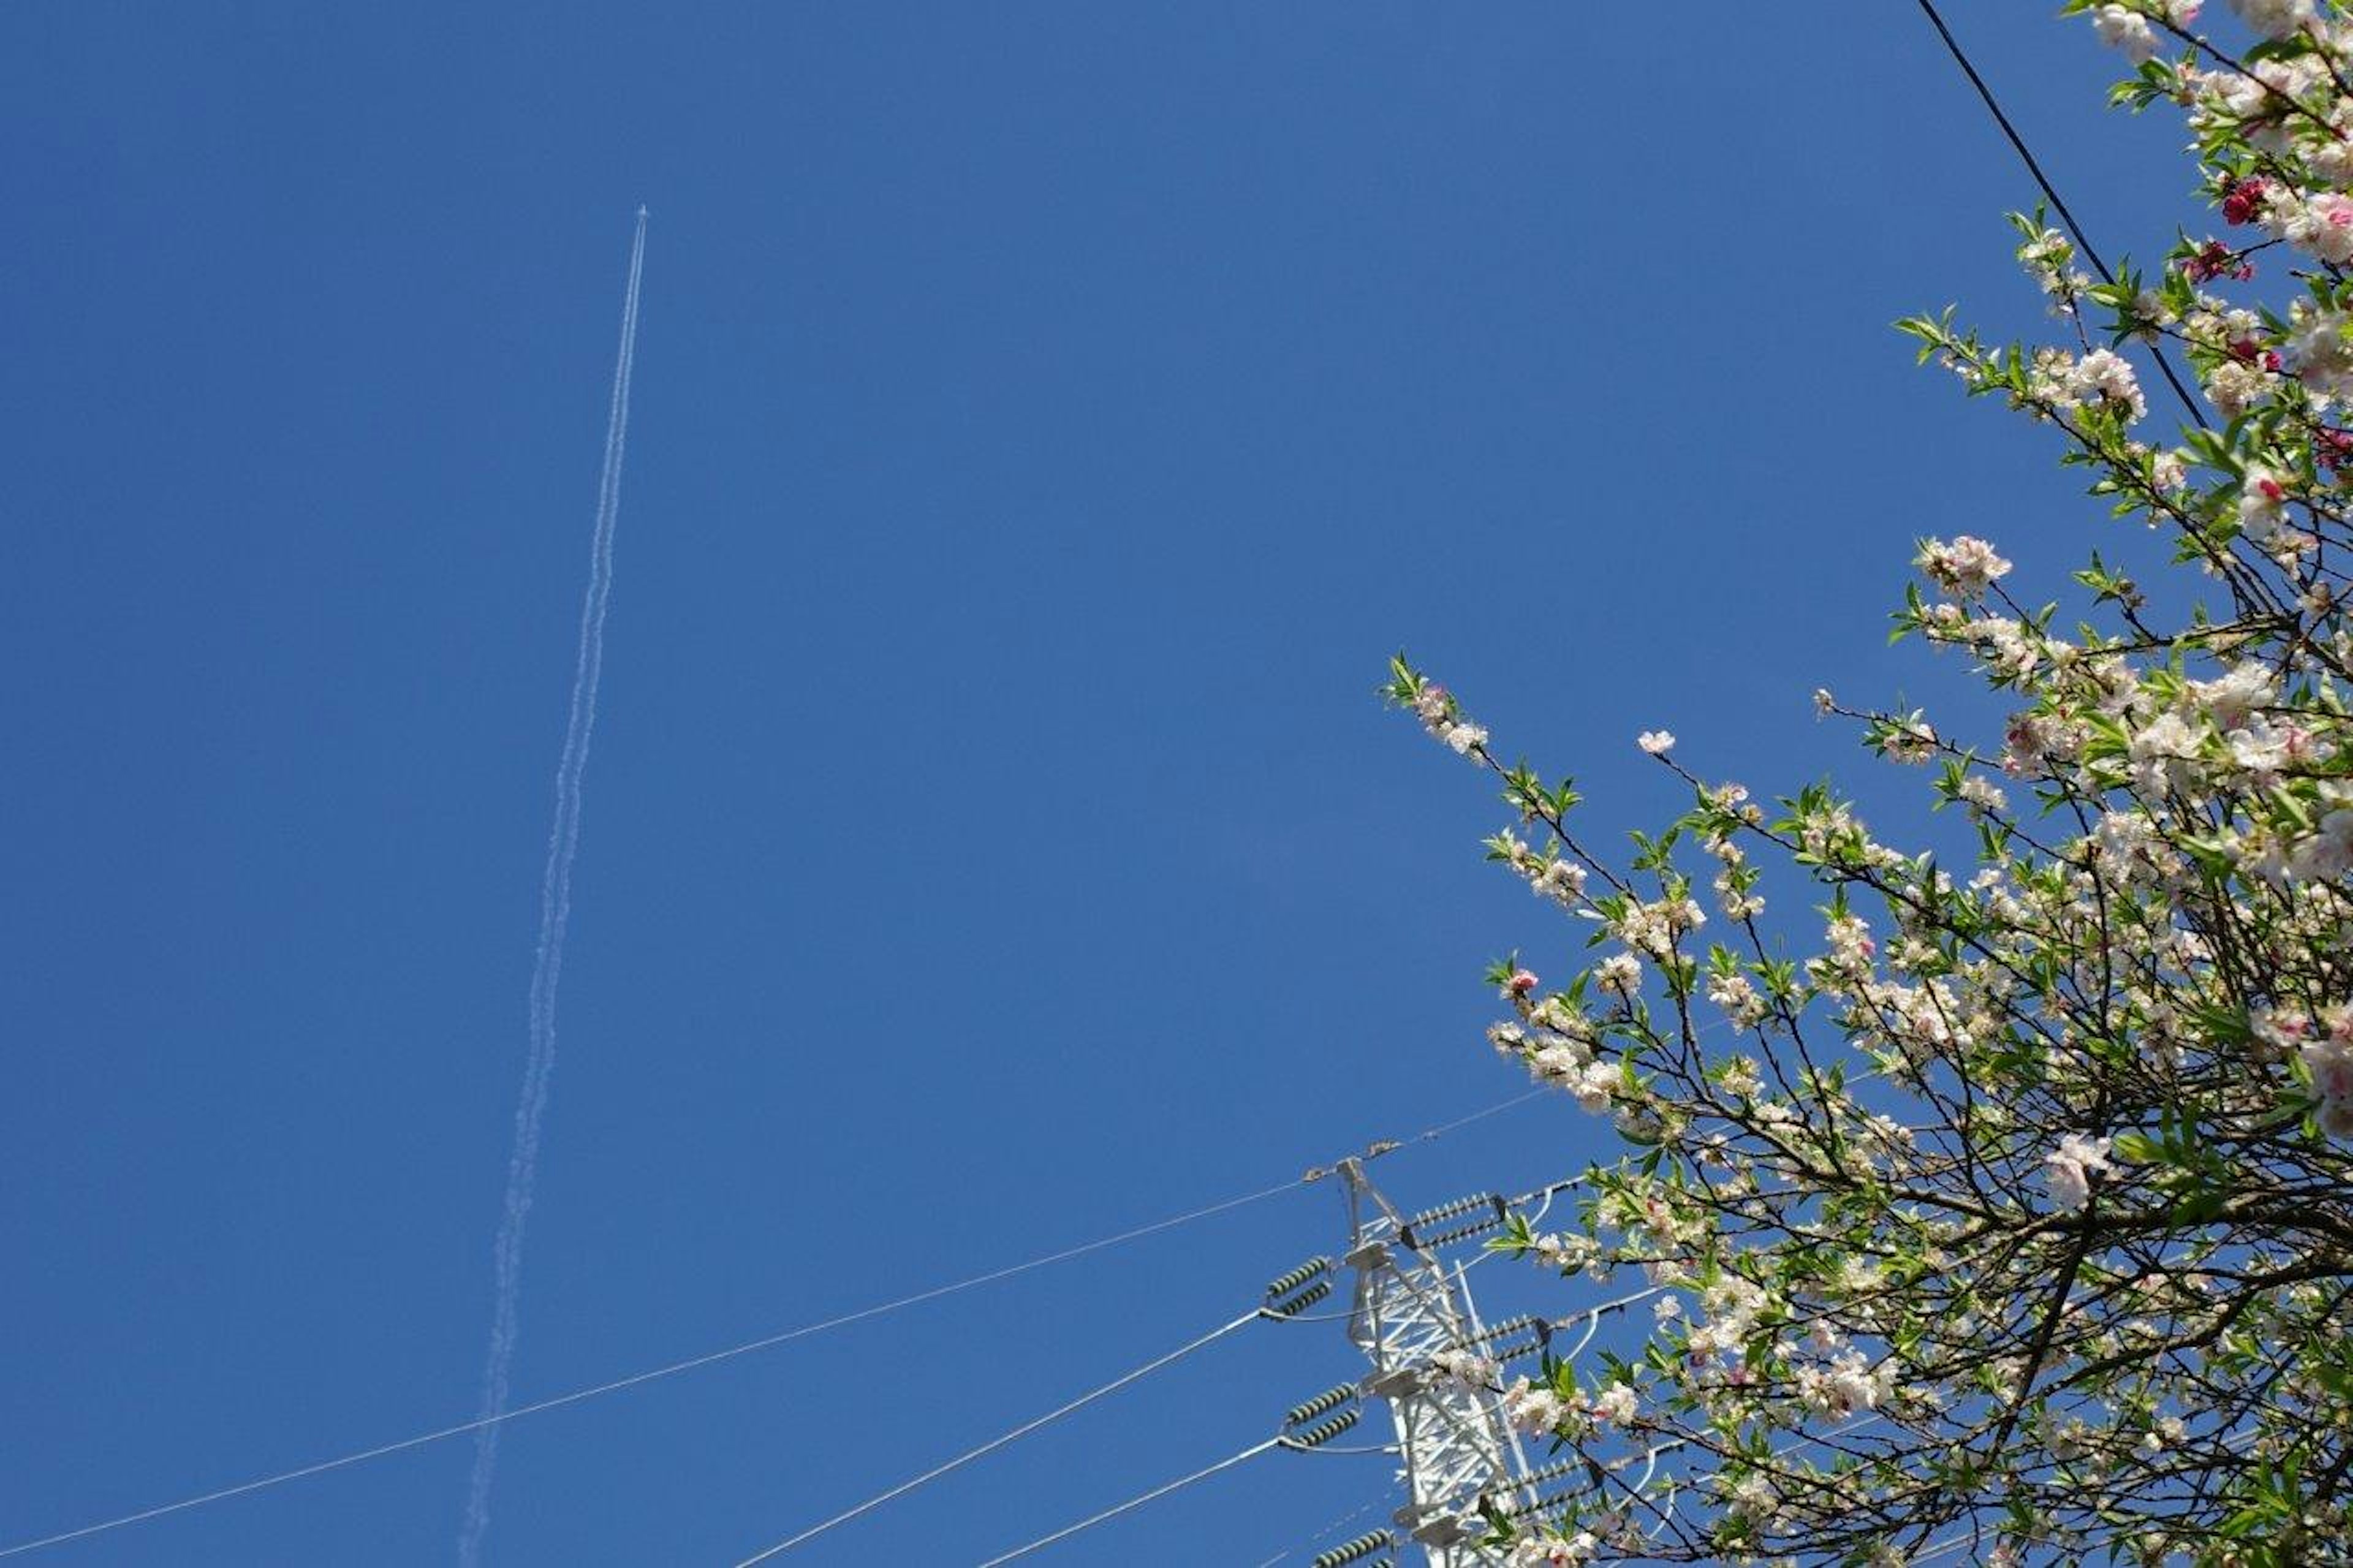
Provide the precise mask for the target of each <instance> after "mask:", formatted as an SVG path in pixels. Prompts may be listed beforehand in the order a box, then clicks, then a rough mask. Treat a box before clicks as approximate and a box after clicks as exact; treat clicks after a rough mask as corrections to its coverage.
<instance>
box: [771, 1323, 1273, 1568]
mask: <svg viewBox="0 0 2353 1568" xmlns="http://www.w3.org/2000/svg"><path fill="white" fill-rule="evenodd" d="M1261 1318H1270V1319H1271V1318H1274V1314H1273V1313H1271V1312H1268V1311H1266V1310H1262V1309H1253V1310H1250V1311H1247V1312H1244V1313H1243V1314H1242V1315H1241V1316H1240V1317H1239V1318H1236V1319H1235V1320H1234V1321H1232V1322H1230V1323H1228V1324H1226V1325H1224V1326H1223V1327H1222V1328H1217V1329H1212V1330H1210V1331H1208V1333H1206V1334H1203V1335H1202V1336H1201V1337H1200V1338H1198V1339H1197V1340H1194V1341H1192V1342H1189V1343H1187V1344H1184V1345H1180V1346H1178V1347H1177V1348H1176V1349H1175V1350H1173V1351H1170V1352H1168V1353H1167V1354H1166V1355H1164V1356H1159V1357H1156V1358H1155V1359H1154V1360H1152V1361H1148V1362H1146V1363H1144V1364H1143V1365H1142V1366H1139V1367H1137V1368H1136V1369H1135V1370H1134V1371H1133V1372H1128V1373H1122V1374H1121V1375H1120V1376H1118V1377H1115V1378H1113V1379H1112V1381H1111V1382H1109V1383H1106V1384H1103V1385H1102V1386H1101V1387H1099V1388H1091V1389H1089V1390H1088V1391H1087V1392H1086V1393H1084V1394H1080V1395H1079V1396H1078V1397H1077V1398H1076V1399H1073V1400H1071V1402H1070V1403H1069V1404H1068V1405H1061V1406H1060V1407H1059V1408H1056V1409H1053V1410H1050V1411H1048V1412H1046V1414H1045V1415H1040V1416H1039V1417H1037V1418H1036V1419H1035V1420H1032V1421H1026V1422H1024V1423H1022V1424H1021V1425H1020V1426H1016V1427H1014V1428H1013V1429H1012V1430H1011V1431H1009V1432H1007V1433H1005V1434H1003V1435H1002V1436H997V1437H992V1438H990V1439H989V1440H988V1441H987V1442H986V1443H983V1444H982V1445H980V1447H976V1448H967V1449H965V1451H964V1452H963V1453H961V1454H958V1455H957V1456H956V1457H955V1458H953V1459H950V1460H948V1461H947V1462H946V1463H944V1464H941V1465H935V1466H934V1467H933V1468H930V1469H928V1470H925V1471H924V1472H923V1474H922V1475H920V1476H916V1477H914V1478H913V1479H910V1480H904V1481H902V1482H900V1483H899V1484H898V1485H897V1486H895V1487H892V1489H890V1490H889V1491H884V1492H877V1493H875V1494H874V1496H872V1497H871V1498H868V1499H867V1500H865V1501H864V1502H861V1503H860V1504H859V1505H858V1506H857V1507H856V1508H852V1509H845V1510H842V1511H841V1512H839V1513H837V1514H835V1515H834V1516H833V1517H832V1518H831V1519H828V1520H827V1521H825V1522H823V1523H822V1524H813V1525H811V1526H809V1527H808V1528H807V1530H804V1531H801V1532H800V1533H799V1534H798V1535H796V1536H794V1537H792V1538H791V1539H790V1540H788V1541H779V1542H776V1544H775V1545H774V1546H771V1547H769V1548H768V1549H767V1550H765V1551H764V1552H754V1553H753V1554H752V1555H751V1556H749V1557H746V1558H744V1561H742V1562H741V1563H737V1564H736V1565H735V1568H753V1564H754V1563H765V1562H766V1561H768V1559H770V1558H771V1557H776V1556H780V1555H782V1554H783V1553H785V1552H789V1551H791V1550H792V1549H793V1548H794V1547H796V1546H798V1545H800V1544H801V1543H802V1542H807V1541H814V1540H816V1539H817V1538H818V1536H820V1535H823V1534H824V1533H825V1532H826V1531H828V1530H831V1529H832V1528H833V1527H834V1526H835V1525H837V1524H847V1523H849V1521H851V1520H853V1519H856V1518H857V1517H858V1516H859V1515H860V1514H862V1513H866V1512H869V1511H871V1510H874V1509H878V1508H880V1507H881V1506H882V1505H883V1504H884V1503H886V1502H889V1501H891V1500H892V1499H893V1498H901V1497H904V1496H906V1495H907V1494H908V1493H909V1492H911V1491H913V1490H914V1489H916V1488H917V1487H920V1486H923V1485H924V1484H926V1483H927V1482H931V1481H935V1480H937V1479H939V1478H940V1477H942V1476H944V1475H946V1474H947V1473H948V1472H949V1471H951V1470H954V1469H958V1468H962V1467H963V1466H965V1465H968V1464H970V1463H971V1462H972V1461H973V1460H975V1459H977V1458H982V1457H984V1456H986V1455H988V1454H993V1453H995V1452H996V1451H997V1449H999V1448H1002V1447H1006V1446H1007V1445H1008V1444H1009V1443H1012V1442H1014V1441H1016V1440H1018V1439H1019V1438H1022V1437H1026V1436H1029V1434H1030V1433H1032V1432H1035V1431H1037V1430H1038V1429H1039V1427H1041V1426H1048V1425H1050V1423H1052V1422H1055V1421H1059V1420H1060V1419H1061V1418H1062V1417H1063V1416H1065V1415H1070V1414H1071V1412H1072V1411H1075V1410H1081V1409H1083V1408H1085V1407H1086V1406H1087V1405H1092V1404H1093V1403H1094V1402H1095V1401H1096V1400H1098V1399H1101V1398H1103V1397H1104V1396H1105V1395H1106V1394H1116V1393H1117V1392H1119V1391H1120V1390H1121V1389H1123V1388H1125V1387H1126V1386H1127V1385H1128V1384H1132V1383H1134V1382H1136V1381H1137V1380H1138V1379H1140V1378H1143V1377H1145V1376H1146V1375H1147V1374H1149V1373H1155V1372H1157V1371H1159V1370H1160V1369H1161V1368H1162V1367H1164V1366H1166V1365H1168V1364H1169V1363H1171V1362H1176V1361H1182V1360H1183V1359H1184V1358H1185V1357H1187V1356H1188V1355H1191V1354H1192V1353H1193V1352H1195V1351H1198V1350H1200V1349H1202V1348H1203V1347H1205V1346H1208V1345H1209V1344H1213V1343H1215V1342H1217V1341H1219V1340H1221V1339H1224V1338H1225V1337H1226V1336H1227V1335H1228V1334H1230V1333H1232V1332H1233V1331H1236V1330H1237V1329H1241V1328H1246V1327H1248V1326H1249V1325H1250V1324H1251V1323H1255V1322H1257V1321H1259V1320H1260V1319H1261ZM1275 1321H1281V1320H1280V1319H1276V1320H1275Z"/></svg>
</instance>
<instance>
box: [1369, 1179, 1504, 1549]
mask: <svg viewBox="0 0 2353 1568" xmlns="http://www.w3.org/2000/svg"><path fill="white" fill-rule="evenodd" d="M1339 1173H1340V1174H1341V1176H1342V1177H1343V1178H1344V1180H1345V1182H1346V1184H1347V1198H1348V1219H1349V1226H1350V1241H1349V1250H1348V1253H1347V1256H1346V1257H1345V1258H1343V1259H1342V1260H1341V1261H1342V1262H1343V1263H1344V1264H1345V1266H1346V1267H1347V1268H1350V1269H1352V1270H1354V1271H1355V1274H1356V1296H1355V1301H1354V1305H1353V1307H1352V1309H1351V1310H1350V1314H1349V1320H1348V1337H1349V1338H1350V1339H1352V1340H1354V1341H1355V1342H1356V1345H1357V1348H1358V1349H1360V1350H1362V1351H1363V1352H1365V1355H1366V1359H1367V1360H1369V1361H1370V1362H1371V1363H1372V1373H1371V1375H1370V1376H1368V1377H1367V1378H1366V1382H1365V1384H1364V1390H1365V1393H1366V1394H1367V1395H1368V1396H1371V1397H1375V1398H1380V1399H1385V1400H1387V1401H1388V1406H1389V1413H1390V1416H1391V1418H1392V1419H1393V1420H1394V1421H1395V1422H1396V1425H1397V1440H1398V1450H1399V1453H1400V1456H1401V1469H1400V1478H1401V1479H1402V1480H1403V1482H1404V1484H1405V1489H1406V1497H1407V1501H1406V1506H1405V1507H1404V1508H1402V1509H1400V1510H1398V1514H1397V1524H1398V1531H1399V1532H1400V1534H1401V1535H1402V1536H1403V1537H1404V1538H1405V1539H1407V1540H1410V1541H1412V1542H1416V1543H1418V1544H1419V1545H1420V1546H1421V1547H1422V1548H1423V1549H1424V1550H1426V1551H1427V1552H1429V1554H1430V1557H1429V1560H1430V1564H1431V1568H1473V1565H1487V1564H1496V1563H1502V1562H1503V1558H1502V1557H1501V1556H1500V1555H1498V1554H1497V1553H1495V1552H1491V1551H1487V1550H1484V1549H1482V1548H1481V1547H1480V1546H1479V1544H1478V1542H1479V1538H1480V1537H1481V1536H1482V1535H1483V1534H1485V1533H1486V1525H1485V1523H1484V1522H1483V1521H1482V1520H1481V1519H1480V1518H1479V1516H1478V1512H1477V1503H1478V1500H1479V1498H1480V1497H1481V1496H1482V1494H1483V1495H1485V1496H1487V1497H1491V1498H1493V1499H1494V1500H1496V1501H1497V1502H1498V1503H1500V1504H1502V1505H1504V1506H1505V1507H1512V1506H1514V1505H1517V1504H1521V1503H1525V1502H1529V1501H1532V1500H1533V1499H1532V1498H1531V1497H1529V1496H1527V1495H1525V1492H1526V1489H1525V1485H1524V1483H1523V1482H1522V1480H1521V1479H1520V1478H1522V1477H1525V1475H1526V1474H1527V1471H1528V1464H1527V1458H1526V1455H1525V1453H1524V1452H1523V1451H1522V1450H1521V1447H1520V1443H1519V1438H1518V1436H1516V1435H1515V1434H1514V1431H1513V1429H1512V1426H1511V1423H1510V1422H1509V1421H1507V1420H1506V1419H1504V1411H1503V1407H1502V1402H1501V1401H1500V1400H1499V1399H1497V1398H1496V1397H1495V1396H1494V1395H1493V1394H1486V1393H1482V1392H1480V1391H1477V1390H1473V1389H1467V1388H1464V1387H1462V1386H1461V1384H1457V1383H1455V1382H1453V1381H1452V1380H1451V1379H1438V1378H1432V1377H1430V1375H1428V1369H1429V1364H1430V1358H1431V1357H1432V1356H1433V1355H1436V1354H1437V1353H1438V1352H1440V1351H1446V1350H1457V1349H1464V1348H1476V1347H1477V1346H1478V1345H1480V1344H1481V1343H1482V1342H1483V1341H1484V1340H1485V1338H1486V1334H1485V1331H1484V1330H1483V1329H1482V1325H1481V1324H1480V1321H1479V1318H1478V1314H1477V1310H1476V1309H1475V1308H1474V1307H1473V1306H1472V1301H1471V1292H1470V1289H1469V1288H1468V1286H1467V1284H1466V1283H1465V1281H1464V1280H1463V1279H1462V1277H1461V1270H1460V1269H1459V1268H1458V1269H1450V1268H1448V1267H1447V1266H1446V1265H1445V1264H1444V1263H1443V1262H1441V1261H1440V1259H1439V1258H1437V1257H1436V1256H1435V1251H1434V1248H1435V1247H1436V1246H1437V1245H1439V1244H1440V1243H1441V1242H1442V1241H1443V1240H1446V1239H1452V1238H1453V1237H1451V1236H1448V1235H1446V1234H1444V1233H1440V1234H1439V1235H1435V1236H1430V1237H1424V1236H1420V1235H1418V1234H1417V1232H1416V1230H1415V1228H1414V1227H1415V1226H1416V1225H1417V1224H1419V1225H1423V1226H1429V1225H1431V1224H1435V1223H1439V1222H1443V1221H1444V1220H1447V1219H1450V1218H1453V1217H1455V1215H1452V1214H1448V1213H1445V1212H1437V1213H1434V1214H1432V1215H1421V1216H1417V1218H1416V1220H1415V1221H1413V1222H1409V1221H1408V1220H1406V1219H1405V1218H1403V1217H1402V1216H1400V1215H1398V1212H1397V1210H1396V1209H1395V1208H1393V1207H1391V1206H1390V1205H1389V1202H1388V1199H1387V1198H1385V1197H1383V1196H1382V1195H1381V1194H1380V1192H1379V1190H1378V1189H1377V1188H1376V1187H1374V1186H1373V1184H1371V1183H1370V1182H1369V1181H1367V1180H1366V1176H1365V1171H1364V1166H1363V1165H1362V1163H1359V1162H1357V1161H1356V1160H1345V1161H1343V1162H1342V1163H1341V1164H1340V1167H1339ZM1477 1206H1478V1205H1469V1206H1464V1207H1459V1208H1457V1209H1456V1211H1455V1213H1456V1214H1472V1213H1476V1212H1477ZM1498 1213H1499V1214H1500V1210H1499V1211H1498ZM1472 1228H1485V1226H1482V1225H1480V1224H1478V1223H1476V1222H1475V1221H1474V1223H1473V1226H1472Z"/></svg>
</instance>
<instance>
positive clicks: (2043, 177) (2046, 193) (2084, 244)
mask: <svg viewBox="0 0 2353 1568" xmlns="http://www.w3.org/2000/svg"><path fill="white" fill-rule="evenodd" d="M1920 9H1921V11H1922V12H1924V13H1925V14H1926V16H1927V18H1928V21H1929V24H1930V25H1931V26H1934V27H1935V28H1936V36H1937V37H1940V38H1942V39H1944V40H1945V48H1946V50H1947V53H1949V54H1950V55H1951V56H1952V57H1953V62H1954V63H1955V64H1956V65H1957V66H1959V67H1960V68H1961V74H1962V75H1963V76H1966V77H1968V79H1969V85H1970V86H1971V87H1973V88H1975V89H1978V98H1979V99H1981V100H1984V102H1985V106H1986V110H1987V112H1989V113H1990V114H1991V115H1992V116H1993V122H1994V123H1995V124H1996V125H1999V126H2000V127H2001V133H2002V134H2003V135H2004V136H2006V137H2008V138H2009V139H2010V146H2011V147H2012V148H2013V149H2015V150H2016V152H2017V153H2018V158H2019V162H2021V163H2024V164H2025V165H2026V172H2027V173H2028V174H2031V175H2033V176H2034V183H2035V184H2037V185H2039V186H2041V187H2042V195H2043V199H2044V200H2046V201H2048V202H2049V203H2050V204H2051V208H2052V211H2053V212H2055V213H2057V214H2058V215H2059V221H2060V222H2061V223H2063V224H2064V225H2066V226H2067V232H2068V233H2069V234H2070V235H2072V236H2073V237H2074V240H2075V244H2076V247H2077V248H2079V249H2081V250H2082V251H2083V253H2084V260H2086V261H2089V262H2090V263H2091V264H2092V269H2093V270H2094V271H2095V272H2097V273H2098V274H2099V275H2100V277H2101V279H2103V280H2104V281H2105V282H2108V283H2110V284H2113V283H2115V282H2116V274H2115V273H2113V272H2111V271H2109V270H2108V264H2107V263H2106V262H2105V261H2103V260H2101V259H2100V253H2099V252H2098V251H2097V250H2096V249H2094V248H2093V246H2092V240H2091V237H2090V236H2089V235H2087V234H2085V233H2084V226H2083V225H2082V224H2080V223H2077V222H2076V221H2075V215H2074V214H2073V213H2072V212H2070V211H2069V210H2068V208H2067V200H2066V198H2065V197H2063V196H2062V195H2060V194H2059V187H2058V186H2056V185H2054V184H2052V183H2051V176H2050V175H2048V174H2044V173H2043V172H2042V163H2041V162H2040V161H2039V160H2037V159H2036V157H2035V156H2034V150H2033V149H2032V148H2031V147H2029V146H2028V145H2027V144H2026V138H2025V137H2023V136H2021V135H2020V134H2019V132H2018V127H2017V126H2015V125H2012V124H2011V123H2010V116H2009V115H2007V114H2004V113H2003V112H2002V110H2001V104H2000V101H1999V100H1996V99H1995V97H1994V95H1993V89H1992V88H1990V87H1988V86H1987V85H1986V79H1985V78H1983V77H1981V76H1979V75H1978V68H1977V67H1976V66H1975V65H1972V64H1971V63H1970V61H1969V57H1968V53H1967V52H1966V51H1964V50H1963V49H1962V47H1961V45H1960V40H1958V39H1957V38H1956V37H1953V30H1952V29H1951V28H1950V27H1948V26H1945V18H1944V17H1943V16H1939V15H1938V14H1937V12H1936V5H1935V4H1934V3H1933V0H1920ZM2149 354H2150V357H2152V358H2154V359H2155V360H2156V361H2157V368H2158V371H2159V372H2160V373H2162V374H2163V375H2164V376H2165V384H2167V385H2168V386H2170V387H2171V388H2173V395H2174V396H2176V397H2178V398H2179V399H2180V400H2181V406H2182V407H2183V408H2185V409H2187V410H2189V417H2190V418H2192V419H2194V420H2196V421H2197V422H2198V423H2199V424H2200V426H2203V425H2205V423H2206V411H2205V410H2204V409H2202V408H2200V407H2199V406H2198V400H2197V399H2196V398H2194V397H2192V396H2190V395H2189V388H2188V387H2186V386H2184V385H2182V384H2181V378H2180V377H2179V376H2178V375H2176V374H2174V373H2173V362H2172V361H2170V360H2168V359H2167V358H2166V357H2165V351H2164V350H2162V349H2160V348H2158V347H2156V346H2154V345H2152V346H2151V347H2150V349H2149Z"/></svg>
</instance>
